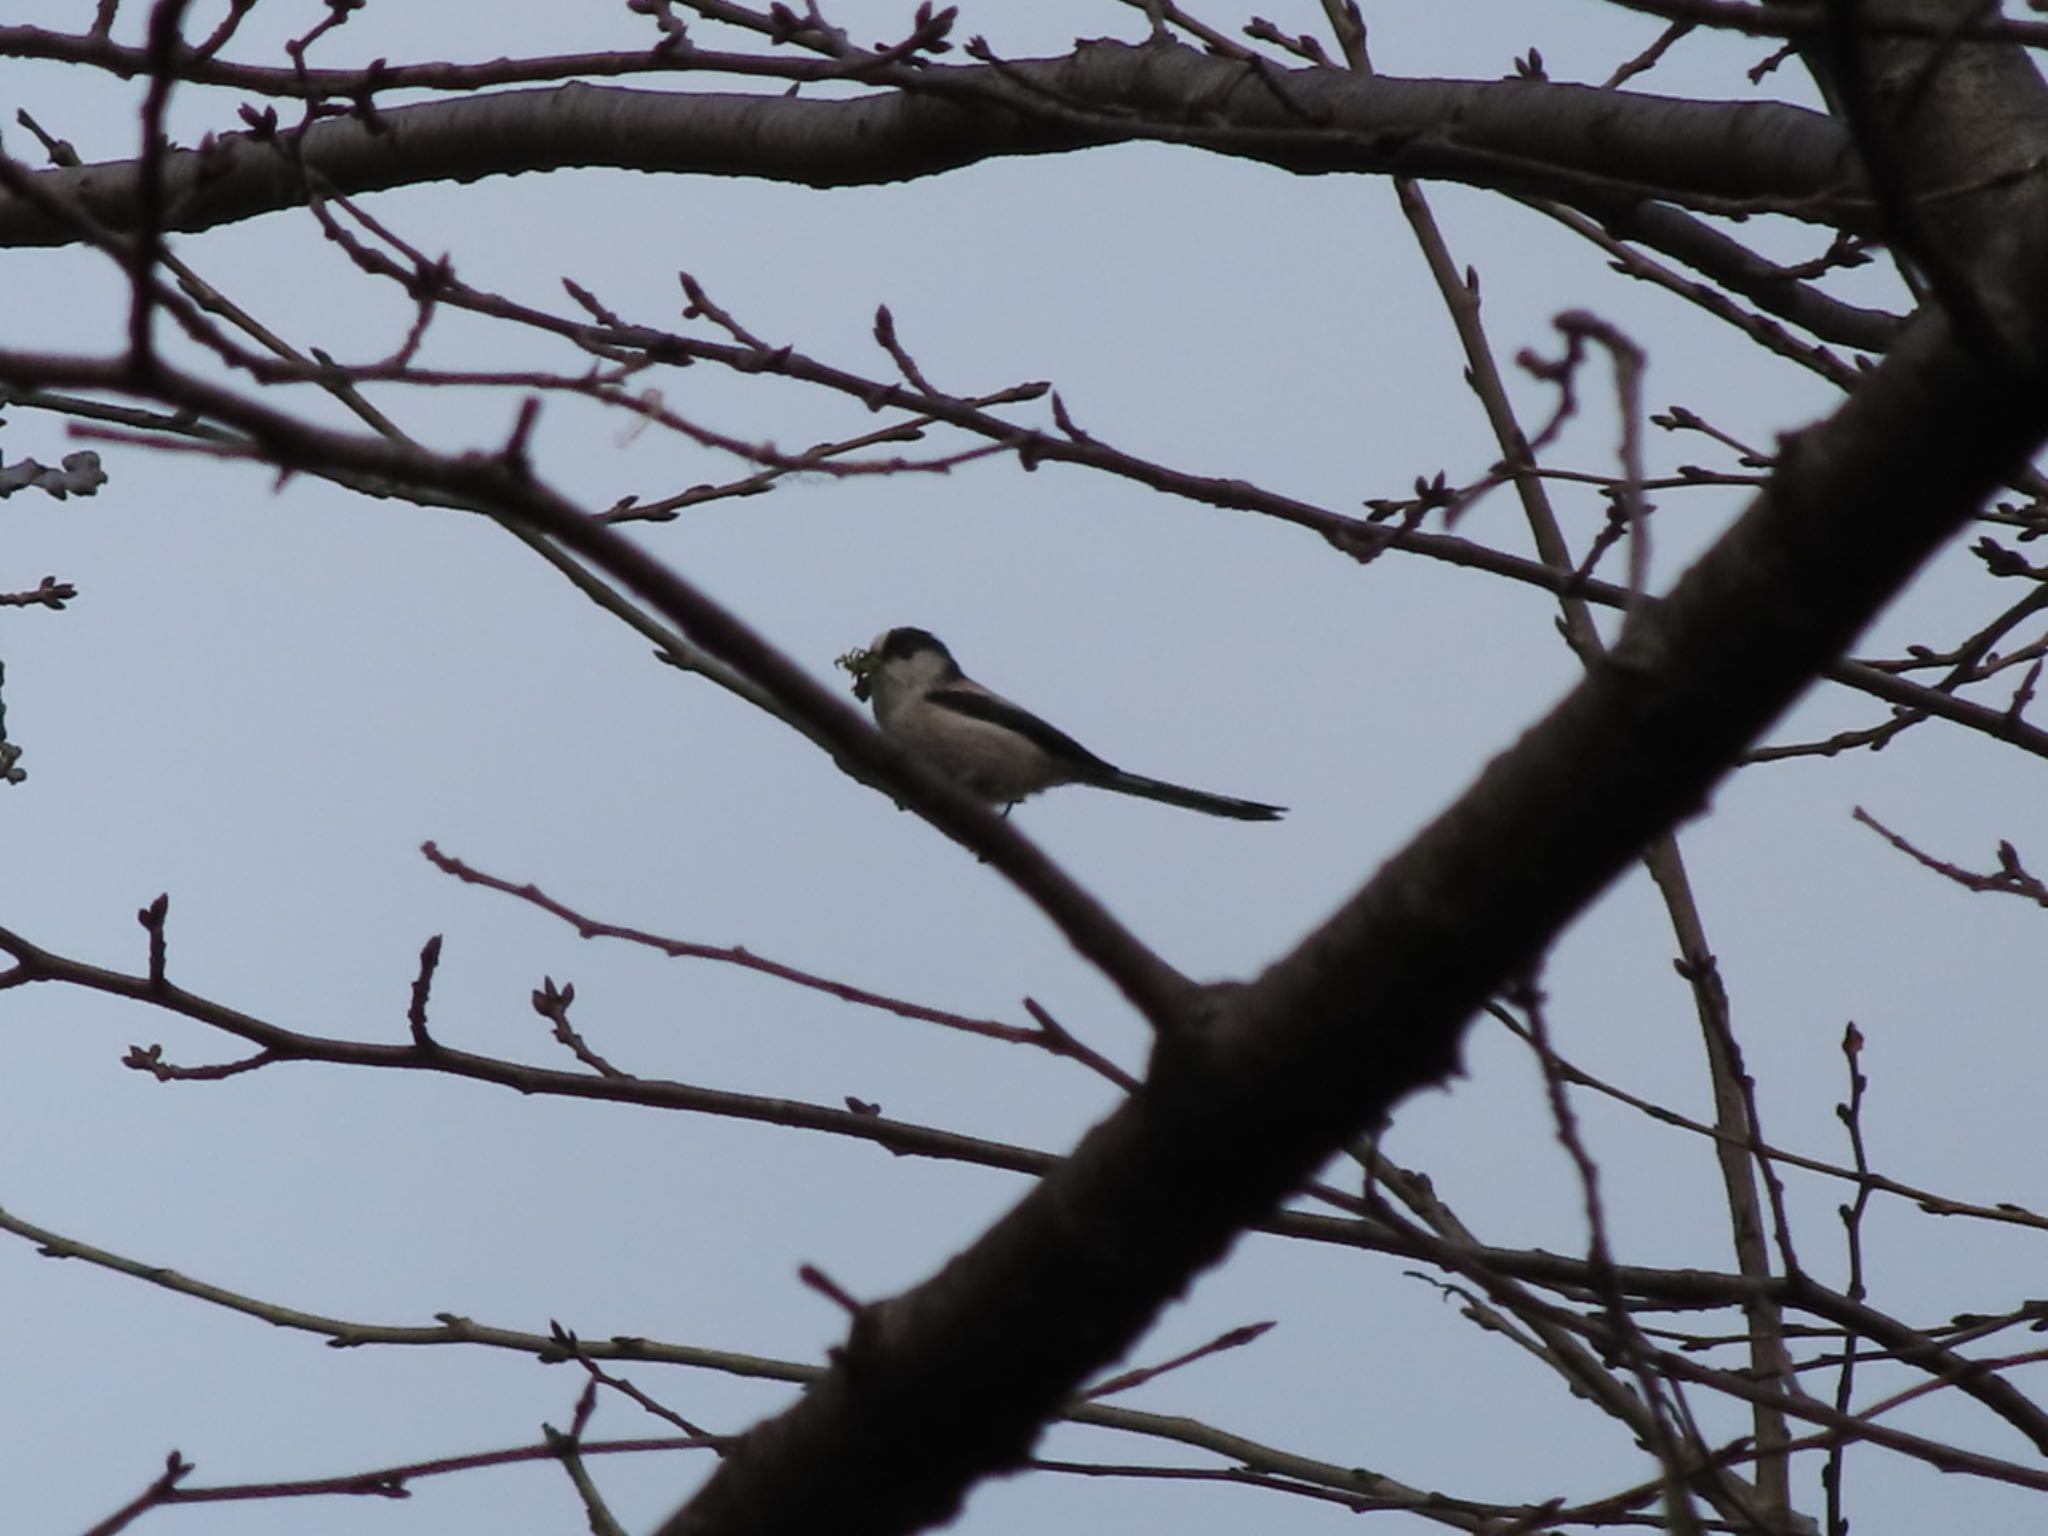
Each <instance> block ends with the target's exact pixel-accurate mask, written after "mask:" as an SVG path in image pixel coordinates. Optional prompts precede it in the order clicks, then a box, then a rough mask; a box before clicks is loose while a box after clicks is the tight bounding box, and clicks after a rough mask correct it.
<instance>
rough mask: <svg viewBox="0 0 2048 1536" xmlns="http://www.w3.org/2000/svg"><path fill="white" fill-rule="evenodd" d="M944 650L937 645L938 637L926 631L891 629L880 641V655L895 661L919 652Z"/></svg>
mask: <svg viewBox="0 0 2048 1536" xmlns="http://www.w3.org/2000/svg"><path fill="white" fill-rule="evenodd" d="M944 649H945V647H944V646H942V645H940V644H939V637H938V636H937V635H934V634H933V633H932V632H931V631H930V630H926V629H892V630H890V631H889V633H888V635H887V636H886V637H884V639H883V641H882V654H883V655H884V656H887V657H889V658H890V659H891V660H895V661H900V660H901V659H902V658H903V657H905V656H915V655H916V654H917V653H918V652H919V651H942V650H944Z"/></svg>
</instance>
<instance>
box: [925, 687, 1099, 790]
mask: <svg viewBox="0 0 2048 1536" xmlns="http://www.w3.org/2000/svg"><path fill="white" fill-rule="evenodd" d="M925 697H926V698H927V699H928V700H930V701H931V702H932V703H934V704H937V705H939V706H940V707H942V708H944V709H950V710H952V711H953V713H955V714H956V715H965V716H967V718H968V719H970V720H986V721H987V722H988V723H989V724H991V725H1000V726H1002V727H1003V728H1004V729H1005V730H1011V731H1015V732H1016V733H1017V734H1018V735H1019V736H1022V737H1023V738H1024V739H1025V740H1026V741H1029V742H1032V743H1033V744H1034V745H1036V746H1037V747H1039V748H1040V749H1041V750H1042V751H1044V752H1045V753H1046V754H1047V755H1048V756H1051V757H1056V758H1058V759H1059V760H1060V761H1061V762H1063V763H1066V764H1068V765H1070V766H1071V767H1072V768H1074V769H1075V770H1076V771H1077V772H1079V773H1081V774H1084V775H1087V776H1090V777H1093V776H1095V775H1097V774H1111V773H1115V772H1116V771H1117V770H1116V769H1115V768H1114V767H1113V766H1112V765H1110V764H1109V763H1106V762H1104V761H1103V760H1102V759H1101V758H1099V757H1097V756H1096V755H1095V754H1094V753H1093V752H1090V751H1089V750H1088V749H1087V748H1086V747H1084V746H1082V745H1081V743H1079V742H1078V741H1076V740H1074V738H1073V737H1071V736H1069V735H1068V734H1067V733H1066V732H1065V731H1063V730H1060V729H1059V728H1058V727H1056V726H1051V725H1047V724H1046V723H1045V722H1044V721H1043V720H1041V719H1039V718H1038V716H1036V715H1034V714H1032V713H1031V711H1030V710H1028V709H1020V708H1018V707H1017V706H1016V705H1015V704H1012V703H1011V702H1010V701H1009V700H1008V699H1001V698H997V697H996V696H995V695H994V694H992V693H984V692H982V691H980V690H979V689H974V688H934V689H933V690H932V691H931V692H930V693H928V694H926V695H925Z"/></svg>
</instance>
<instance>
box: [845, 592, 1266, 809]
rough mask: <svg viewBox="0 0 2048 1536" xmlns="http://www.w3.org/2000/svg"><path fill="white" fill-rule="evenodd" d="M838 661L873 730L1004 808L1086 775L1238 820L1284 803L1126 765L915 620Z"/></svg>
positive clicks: (1086, 780) (1121, 789)
mask: <svg viewBox="0 0 2048 1536" xmlns="http://www.w3.org/2000/svg"><path fill="white" fill-rule="evenodd" d="M838 664H839V665H840V666H842V667H844V668H845V669H846V670H847V671H848V672H851V673H852V674H853V696H854V697H855V698H856V699H860V700H862V701H867V700H870V699H871V700H872V701H873V703H874V709H875V724H876V726H878V727H879V728H880V730H881V732H882V734H883V735H884V736H886V737H888V738H889V739H890V740H891V741H893V742H895V743H896V744H897V745H898V746H901V747H905V748H907V749H909V750H910V751H912V752H915V753H916V754H917V755H918V756H920V757H922V758H923V759H924V760H925V761H926V762H928V763H930V764H931V765H932V766H933V767H935V768H937V769H938V770H939V771H940V772H941V773H943V774H945V775H946V776H947V777H948V778H950V779H953V780H955V781H956V782H957V783H959V784H960V785H961V786H962V787H963V788H964V789H966V790H968V791H969V792H970V793H971V794H974V795H977V796H979V797H980V798H981V799H983V800H987V801H989V802H990V803H991V804H995V805H1000V806H1002V807H1003V808H1004V809H1006V810H1007V809H1008V808H1009V807H1010V806H1012V805H1015V804H1016V803H1017V802H1018V801H1019V800H1022V799H1023V798H1024V797H1025V796H1026V795H1035V794H1037V793H1038V792H1039V791H1040V790H1042V789H1051V788H1053V787H1054V786H1055V785H1059V784H1092V785H1094V786H1095V787H1096V788H1097V789H1113V790H1115V791H1116V792H1117V793H1118V794H1123V795H1139V796H1142V797H1143V798H1144V799H1147V800H1163V801H1165V802H1166V803H1167V804H1168V805H1179V806H1185V807H1187V809H1189V810H1191V811H1202V812H1205V813H1207V814H1208V815H1211V816H1234V817H1236V818H1237V819H1238V820H1239V821H1275V820H1277V819H1278V818H1279V817H1280V816H1281V815H1282V814H1284V811H1283V808H1282V807H1280V806H1277V805H1261V804H1260V803H1259V802H1258V801H1256V800H1235V799H1232V798H1231V797H1230V796H1228V795H1211V794H1207V793H1204V792H1203V791H1202V790H1199V789H1188V788H1185V787H1184V786H1182V785H1179V784H1169V783H1167V782H1166V781H1165V780H1163V779H1148V778H1144V777H1142V776H1141V775H1138V774H1135V773H1125V772H1124V771H1123V769H1121V768H1118V767H1116V766H1115V765H1114V764H1111V763H1106V762H1104V761H1103V760H1102V759H1101V758H1099V757H1097V756H1096V755H1095V754H1094V753H1093V752H1090V751H1089V750H1088V749H1087V748H1086V747H1084V746H1082V745H1081V744H1080V743H1079V742H1078V741H1076V740H1074V738H1073V737H1071V736H1069V735H1067V734H1066V733H1065V732H1064V731H1061V730H1057V729H1055V728H1054V727H1052V726H1050V725H1047V724H1046V723H1045V722H1044V721H1043V720H1041V719H1039V718H1038V716H1036V715H1034V714H1032V713H1031V712H1030V711H1029V710H1028V709H1024V708H1022V707H1020V706H1019V705H1016V704H1012V703H1011V702H1010V701H1009V700H1008V699H1006V698H1004V697H1002V696H1001V695H1000V694H995V693H991V692H989V690H988V689H986V688H984V687H982V686H981V684H979V683H977V682H975V681H974V680H973V679H972V678H970V677H968V676H967V675H966V674H965V673H963V672H962V671H961V670H960V665H959V663H958V662H956V661H954V660H953V653H952V652H951V651H949V650H947V649H946V647H945V646H944V645H942V644H941V643H940V642H939V639H938V637H937V636H935V635H933V634H931V633H930V632H929V631H927V630H922V629H892V630H889V631H887V632H886V633H884V634H880V635H877V636H876V637H875V638H874V641H873V642H872V643H871V644H870V645H869V646H868V648H867V649H866V650H864V651H849V652H847V654H846V655H844V656H841V657H840V658H839V663H838Z"/></svg>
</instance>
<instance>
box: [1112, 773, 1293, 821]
mask: <svg viewBox="0 0 2048 1536" xmlns="http://www.w3.org/2000/svg"><path fill="white" fill-rule="evenodd" d="M1093 782H1095V783H1096V784H1098V785H1100V786H1101V787H1102V788H1104V789H1113V790H1115V791H1116V792H1117V793H1118V794H1123V795H1137V796H1140V797H1141V798H1143V799H1146V800H1163V801H1164V802H1165V803H1166V804H1168V805H1179V806H1185V807H1186V808H1187V809H1188V810H1191V811H1201V812H1203V813H1204V814H1205V815H1209V816H1230V817H1234V818H1235V819H1237V820H1238V821H1278V820H1279V819H1280V818H1281V817H1282V816H1285V815H1286V814H1287V808H1286V807H1285V806H1280V805H1265V804H1262V803H1260V802H1259V801H1257V800H1237V799H1233V798H1232V797H1231V796H1229V795H1212V794H1209V793H1207V792H1206V791H1204V790H1199V789H1189V788H1188V787H1187V786H1186V785H1183V784H1169V783H1167V782H1166V781H1165V780H1164V779H1148V778H1145V777H1144V776H1143V775H1141V774H1136V773H1125V772H1124V771H1123V770H1122V769H1117V770H1116V771H1115V773H1114V774H1113V775H1112V776H1111V777H1109V778H1104V779H1096V780H1094V781H1093Z"/></svg>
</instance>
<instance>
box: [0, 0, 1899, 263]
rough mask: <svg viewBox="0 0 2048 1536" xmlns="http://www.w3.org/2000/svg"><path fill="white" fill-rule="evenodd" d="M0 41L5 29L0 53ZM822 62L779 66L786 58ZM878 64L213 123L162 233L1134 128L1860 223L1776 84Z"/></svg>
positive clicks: (1111, 135) (876, 170)
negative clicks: (413, 189)
mask: <svg viewBox="0 0 2048 1536" xmlns="http://www.w3.org/2000/svg"><path fill="white" fill-rule="evenodd" d="M7 41H8V36H7V32H6V30H5V29H0V55H4V54H5V53H6V51H7V47H6V45H7ZM799 65H801V66H802V69H799V68H798V66H799ZM815 67H816V66H815V61H792V64H791V66H790V69H791V71H794V72H797V73H799V74H801V73H802V70H803V69H810V70H814V69H815ZM777 68H778V72H788V71H783V70H782V69H781V67H780V66H779V65H778V66H777ZM842 73H843V71H842ZM890 78H891V79H893V80H899V81H901V82H903V88H899V89H893V90H879V91H876V92H874V93H872V94H868V95H863V96H856V97H851V98H838V99H822V98H820V99H804V98H801V97H795V96H780V95H735V94H719V93H709V92H706V93H682V92H660V91H648V90H636V89H628V88H623V87H610V86H596V85H589V84H583V83H574V82H572V83H568V84H562V85H557V86H552V87H549V88H546V89H526V90H501V91H493V92H485V93H479V94H475V95H471V96H467V97H464V98H460V99H455V100H443V101H431V102H423V103H416V104H411V105H393V106H383V105H378V106H376V107H375V108H374V109H373V110H371V109H360V110H359V111H358V112H357V113H355V114H352V115H347V116H330V117H326V118H324V119H322V120H320V121H317V122H314V123H312V124H311V125H309V126H308V127H307V128H306V129H305V130H304V132H303V134H300V133H297V132H296V131H294V130H290V129H288V128H279V129H278V130H277V134H278V136H279V139H280V140H285V139H288V140H289V141H290V142H291V144H292V147H293V153H292V154H286V153H283V152H281V149H280V142H279V141H273V140H272V138H271V137H270V136H269V135H268V134H259V133H256V132H235V133H222V134H219V135H217V136H214V137H211V138H209V140H208V142H207V143H206V144H205V145H204V146H202V147H201V148H199V149H178V150H174V151H172V152H171V153H169V154H167V155H165V156H164V158H163V178H164V185H163V199H162V202H163V209H164V227H165V228H166V229H167V230H173V231H187V232H189V231H195V230H203V229H211V228H215V227H217V226H219V225H222V224H229V223H234V222H236V221H238V220H242V219H248V218H254V217H257V216H258V215H261V214H265V213H271V212H275V211H277V210H279V209H283V208H289V207H295V206H298V205H299V204H301V203H303V202H304V201H305V190H304V187H305V182H304V174H303V172H302V170H301V168H300V164H299V163H298V162H302V163H303V166H304V167H305V168H306V169H309V170H311V171H313V172H315V173H317V174H318V176H319V177H320V178H321V179H322V180H323V181H324V182H325V183H326V184H328V185H329V186H332V187H334V188H336V189H338V190H340V191H343V192H347V193H357V192H371V191H381V190H385V189H388V188H392V187H400V186H417V185H422V184H426V183H432V182H440V181H474V180H477V179H479V178H481V177H485V176H501V175H515V174H519V173H522V172H528V171H545V170H560V169H565V168H569V167H593V166H605V167H613V168H619V169H627V170H640V171H654V172H665V173H670V174H685V173H687V174H701V175H723V176H749V177H758V178H762V179H766V180H772V181H790V182H799V183H802V184H804V185H807V186H813V187H839V186H856V185H863V184H871V183H878V182H898V181H907V180H912V179H916V178H919V177H924V176H932V175H938V174H941V173H943V172H947V171H953V170H958V169H960V168H962V167H964V166H969V165H974V164H977V163H980V162H982V161H985V160H990V159H998V158H1004V157H1009V156H1015V155H1038V154H1052V153H1066V152H1071V151H1073V150H1077V149H1082V148H1088V147H1092V146H1099V145H1106V144H1118V143H1135V142H1146V141H1154V142H1165V143H1176V144H1185V145H1188V146H1192V147H1195V148H1201V149H1208V150H1212V151H1215V152H1218V153H1223V154H1230V155H1237V156H1242V157H1246V158H1250V159H1254V160H1258V161H1261V162H1263V163H1266V164H1269V165H1273V166H1277V167H1279V168H1281V169H1283V170H1289V171H1295V172H1300V173H1304V174H1323V173H1334V172H1353V173H1374V174H1398V175H1405V176H1415V177H1421V178H1437V179H1444V180H1451V181H1462V182H1467V183H1470V184H1472V185H1475V186H1485V187H1497V188H1502V189H1505V190H1511V191H1516V192H1521V193H1527V194H1531V195H1541V196H1546V197H1551V198H1554V199H1556V200H1558V201H1560V202H1565V203H1569V204H1572V205H1573V206H1581V205H1584V206H1585V207H1586V211H1588V212H1593V213H1596V214H1597V213H1598V212H1599V211H1600V210H1602V209H1605V210H1608V211H1610V212H1611V211H1612V210H1613V209H1614V207H1615V206H1616V203H1617V200H1622V201H1626V200H1629V199H1635V198H1651V199H1668V200H1674V201H1679V202H1686V203H1692V204H1696V205H1698V206H1702V207H1705V208H1707V209H1709V210H1710V211H1737V210H1749V211H1774V210H1775V211H1782V212H1789V213H1792V214H1794V215H1795V216H1799V217H1803V218H1808V219H1812V220H1816V221H1819V222H1827V223H1852V224H1853V223H1855V222H1856V221H1857V214H1856V209H1857V208H1858V207H1859V206H1860V203H1859V202H1858V201H1857V199H1856V198H1855V196H1854V193H1855V190H1856V188H1857V186H1858V178H1857V173H1856V170H1855V163H1854V160H1853V157H1852V156H1851V155H1850V154H1849V152H1848V145H1847V141H1846V139H1845V138H1844V136H1843V134H1842V133H1841V131H1840V129H1839V128H1838V127H1837V126H1836V124H1835V123H1834V122H1833V121H1832V120H1831V119H1829V118H1828V117H1826V116H1824V115H1822V114H1819V113H1815V112H1810V111H1807V110H1805V109H1803V108H1799V107H1792V106H1786V105H1782V104H1779V103H1773V102H1728V101H1722V102H1715V101H1689V100H1680V99H1673V98H1666V97H1657V96H1648V95H1642V94H1636V93H1630V92H1623V91H1608V90H1601V89H1598V88H1596V87H1593V86H1583V85H1567V84H1558V83H1554V82H1551V81H1545V80H1492V81H1454V80H1403V79H1395V78H1390V77H1387V76H1358V75H1354V74H1352V73H1351V72H1349V71H1346V70H1337V69H1312V68H1311V69H1296V70H1281V69H1278V68H1275V67H1272V66H1270V65H1258V66H1253V65H1249V64H1246V63H1243V62H1240V61H1236V60H1231V59H1223V58H1215V57H1212V56H1210V55H1207V54H1203V53H1198V52H1196V51H1194V50H1193V49H1189V48H1182V47H1177V46H1172V45H1163V44H1162V45H1151V46H1146V47H1128V46H1125V45H1123V44H1120V43H1110V42H1094V43H1084V44H1082V45H1081V46H1080V47H1078V48H1077V49H1076V50H1075V52H1074V53H1072V54H1071V55H1068V56H1066V57H1063V58H1053V59H1038V60H1030V61H1024V62H1019V63H1006V64H1002V65H1000V66H997V65H988V64H983V65H954V66H928V67H920V68H915V69H911V68H907V67H901V66H899V67H897V68H896V69H895V71H894V73H893V74H892V75H891V76H890ZM370 95H371V93H369V92H367V91H366V92H363V93H361V94H360V95H359V96H358V97H357V101H358V104H360V103H361V102H362V101H367V100H369V99H370ZM294 156H296V157H297V160H296V161H295V159H294ZM140 174H141V172H140V165H139V162H137V161H132V160H131V161H113V162H106V163H101V164H95V165H83V166H73V167H63V168H58V169H53V170H47V171H43V172H41V173H39V176H38V181H39V184H40V185H41V186H42V187H44V188H46V189H47V190H48V191H49V192H51V193H52V194H54V195H55V196H56V197H58V198H60V199H62V200H63V201H64V202H65V203H67V204H69V205H71V206H74V207H76V208H78V209H79V210H80V211H81V212H83V213H84V214H85V215H87V216H88V217H90V218H91V219H93V220H95V221H97V222H98V223H100V224H102V225H104V226H106V227H108V228H111V229H116V230H125V229H129V228H131V227H133V226H134V223H135V220H136V217H137V210H138V208H139V207H140V206H141V203H142V198H141V186H140V182H139V176H140ZM77 238H78V233H77V230H76V228H75V227H74V226H72V225H69V224H67V223H66V222H65V221H64V220H63V219H61V218H56V217H53V216H52V215H51V214H50V213H49V212H48V211H47V210H46V209H44V208H40V207H37V206H35V205H34V204H33V203H31V202H29V201H27V200H25V199H22V198H19V197H10V196H0V246H17V245H62V244H67V243H70V242H72V241H74V240H76V239H77Z"/></svg>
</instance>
